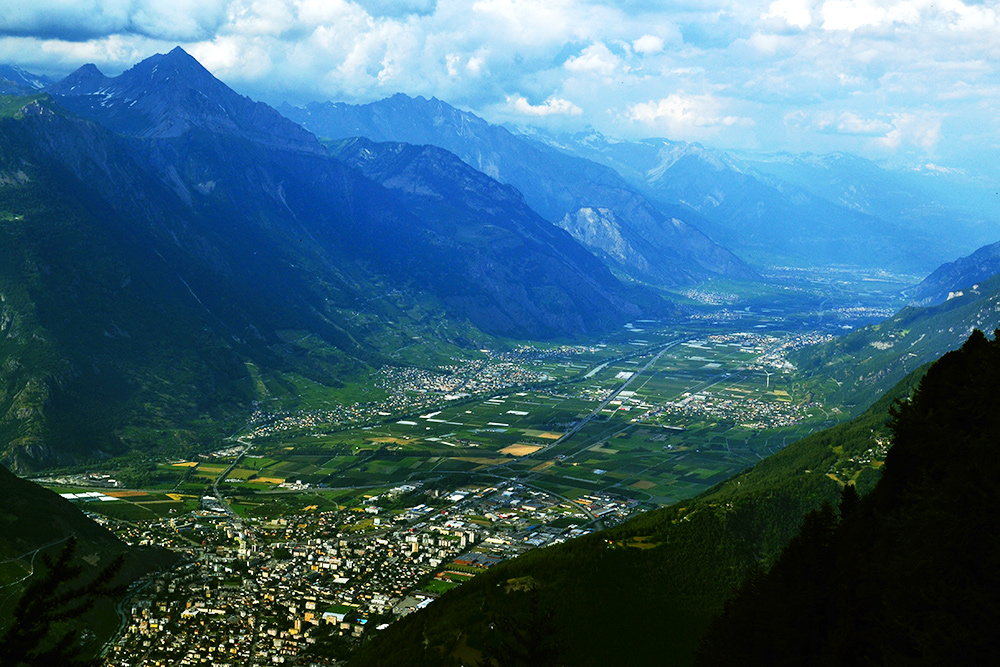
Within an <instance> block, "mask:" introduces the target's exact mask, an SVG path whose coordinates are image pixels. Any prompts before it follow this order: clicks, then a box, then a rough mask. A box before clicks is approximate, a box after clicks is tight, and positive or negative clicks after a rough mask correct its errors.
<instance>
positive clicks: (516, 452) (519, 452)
mask: <svg viewBox="0 0 1000 667" xmlns="http://www.w3.org/2000/svg"><path fill="white" fill-rule="evenodd" d="M539 449H541V447H539V446H538V445H510V446H509V447H504V448H503V449H501V450H500V453H501V454H506V455H507V456H527V455H528V454H534V453H535V452H537V451H538V450H539Z"/></svg>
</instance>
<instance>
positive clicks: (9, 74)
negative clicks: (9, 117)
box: [0, 65, 52, 95]
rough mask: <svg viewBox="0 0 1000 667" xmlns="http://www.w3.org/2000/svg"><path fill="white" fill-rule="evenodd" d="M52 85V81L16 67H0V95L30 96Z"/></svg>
mask: <svg viewBox="0 0 1000 667" xmlns="http://www.w3.org/2000/svg"><path fill="white" fill-rule="evenodd" d="M50 84H52V79H50V78H48V77H47V76H40V75H38V74H32V73H31V72H27V71H25V70H23V69H21V68H20V67H18V66H17V65H0V95H30V94H31V93H34V92H37V91H39V90H41V89H43V88H45V87H46V86H48V85H50Z"/></svg>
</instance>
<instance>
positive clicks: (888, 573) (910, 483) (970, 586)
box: [700, 331, 1000, 665]
mask: <svg viewBox="0 0 1000 667" xmlns="http://www.w3.org/2000/svg"><path fill="white" fill-rule="evenodd" d="M997 378H1000V342H998V341H997V340H995V339H994V340H993V341H989V340H987V339H986V338H985V336H983V334H982V333H981V332H979V331H976V332H974V333H973V334H972V336H971V337H970V338H969V340H968V342H966V343H965V345H963V346H962V348H961V349H960V350H957V351H954V352H950V353H948V354H947V355H945V356H944V357H942V359H941V360H940V361H939V362H938V363H936V364H935V365H934V366H932V367H931V369H930V370H929V371H928V372H927V375H926V376H925V377H924V379H923V380H922V381H921V383H920V386H919V388H918V389H917V391H916V392H915V393H914V395H913V398H912V400H910V401H908V402H904V403H902V404H900V405H898V406H897V407H895V408H894V410H893V419H892V421H891V423H890V428H891V431H892V434H893V446H892V449H891V451H890V452H889V455H888V457H887V458H886V461H885V472H884V474H883V476H882V479H881V480H880V481H879V483H878V485H877V486H876V487H875V489H874V491H873V492H872V493H871V494H869V495H868V496H867V497H864V498H862V499H860V500H858V498H857V497H856V496H852V495H850V494H845V495H844V500H843V502H842V503H841V505H840V515H839V517H838V516H837V515H836V514H835V513H834V512H833V510H832V509H831V508H830V507H829V506H826V507H824V508H823V509H821V510H820V511H818V512H816V513H814V514H812V515H810V517H809V518H808V519H807V520H806V523H805V524H804V526H803V528H802V531H801V532H800V533H799V534H798V535H797V536H796V538H795V539H794V540H793V541H792V542H791V543H790V544H789V545H788V548H787V549H786V550H785V551H784V553H783V554H782V556H781V558H780V559H779V560H778V561H777V563H776V564H775V566H774V567H773V568H772V569H771V571H770V572H769V573H768V574H767V575H766V576H763V577H756V578H754V579H752V580H751V581H750V582H749V583H748V584H746V585H745V586H744V587H743V588H742V590H741V591H740V594H739V595H738V596H737V597H736V599H735V600H734V601H733V602H732V603H731V604H730V605H728V606H727V609H726V612H725V614H724V615H723V616H722V617H721V619H720V620H719V621H718V622H717V623H716V624H715V626H714V627H713V630H712V632H711V633H710V634H709V635H708V636H707V637H706V640H705V643H704V648H703V650H702V652H701V661H700V662H701V663H702V664H705V665H724V664H733V663H734V662H743V659H744V658H745V656H747V655H752V656H754V660H755V661H756V662H759V663H760V664H770V665H781V664H810V665H847V664H872V665H876V664H881V665H892V664H907V665H944V664H967V665H971V664H992V663H993V661H995V660H996V656H997V651H998V649H1000V639H998V635H997V633H996V625H997V622H998V621H1000V594H998V591H1000V523H998V519H997V514H996V508H997V503H998V501H1000V483H998V481H997V480H998V479H1000V457H998V456H997V443H998V442H1000V395H998V394H997V391H996V383H997Z"/></svg>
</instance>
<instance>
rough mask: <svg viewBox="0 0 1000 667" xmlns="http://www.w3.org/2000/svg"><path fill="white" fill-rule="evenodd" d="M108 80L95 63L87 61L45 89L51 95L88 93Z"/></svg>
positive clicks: (94, 90)
mask: <svg viewBox="0 0 1000 667" xmlns="http://www.w3.org/2000/svg"><path fill="white" fill-rule="evenodd" d="M108 81H109V79H108V77H106V76H104V73H103V72H101V70H99V69H97V65H95V64H93V63H87V64H86V65H84V66H82V67H80V68H79V69H77V70H76V71H75V72H72V73H71V74H69V75H68V76H67V77H66V78H64V79H62V80H60V81H58V82H56V83H54V84H52V85H51V86H49V87H48V88H46V91H47V92H49V93H50V94H52V95H56V96H62V95H90V94H92V93H94V92H96V91H97V90H98V89H99V88H100V87H101V86H103V85H105V84H106V83H107V82H108Z"/></svg>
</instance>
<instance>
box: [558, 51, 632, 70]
mask: <svg viewBox="0 0 1000 667" xmlns="http://www.w3.org/2000/svg"><path fill="white" fill-rule="evenodd" d="M563 66H564V67H565V68H566V69H567V70H569V71H570V72H573V73H575V74H597V75H599V76H611V75H612V74H614V73H615V72H617V71H619V70H620V69H621V67H622V60H621V58H619V57H618V56H616V55H615V54H614V53H612V52H611V49H609V48H608V47H607V46H605V45H604V44H591V45H590V46H588V47H587V48H585V49H584V50H583V52H582V53H580V55H578V56H575V57H573V58H570V59H569V60H567V61H566V63H565V65H563Z"/></svg>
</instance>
